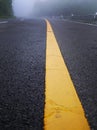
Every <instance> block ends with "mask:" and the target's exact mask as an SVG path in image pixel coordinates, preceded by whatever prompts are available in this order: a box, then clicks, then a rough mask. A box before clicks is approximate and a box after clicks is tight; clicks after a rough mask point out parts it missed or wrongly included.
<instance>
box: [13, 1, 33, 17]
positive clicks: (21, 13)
mask: <svg viewBox="0 0 97 130" xmlns="http://www.w3.org/2000/svg"><path fill="white" fill-rule="evenodd" d="M34 4H35V1H34V0H13V1H12V7H13V12H14V15H15V16H16V17H31V16H32V15H33V11H34Z"/></svg>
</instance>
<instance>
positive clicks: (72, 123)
mask: <svg viewBox="0 0 97 130" xmlns="http://www.w3.org/2000/svg"><path fill="white" fill-rule="evenodd" d="M45 86H46V90H45V110H44V129H45V130H54V129H55V130H89V129H90V128H89V125H88V122H87V119H86V118H85V114H84V110H83V108H82V105H81V102H80V100H79V98H78V96H77V93H76V90H75V88H74V85H73V82H72V80H71V78H70V74H69V72H68V70H67V67H66V65H65V63H64V60H63V58H62V55H61V52H60V49H59V47H58V44H57V41H56V39H55V36H54V33H53V30H52V27H51V25H50V23H49V22H48V21H47V48H46V77H45Z"/></svg>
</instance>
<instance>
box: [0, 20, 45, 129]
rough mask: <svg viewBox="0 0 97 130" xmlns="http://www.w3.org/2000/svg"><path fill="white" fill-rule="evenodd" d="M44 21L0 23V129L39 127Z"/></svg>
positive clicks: (43, 62) (42, 85)
mask: <svg viewBox="0 0 97 130" xmlns="http://www.w3.org/2000/svg"><path fill="white" fill-rule="evenodd" d="M45 43H46V23H45V21H44V20H25V21H23V20H22V19H21V20H9V21H8V23H7V24H0V130H42V128H43V113H44V79H45V45H46V44H45Z"/></svg>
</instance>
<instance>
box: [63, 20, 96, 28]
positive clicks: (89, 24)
mask: <svg viewBox="0 0 97 130" xmlns="http://www.w3.org/2000/svg"><path fill="white" fill-rule="evenodd" d="M63 21H68V22H72V23H77V24H83V25H88V26H94V27H97V25H95V24H91V23H84V22H78V21H73V20H65V19H64V20H63Z"/></svg>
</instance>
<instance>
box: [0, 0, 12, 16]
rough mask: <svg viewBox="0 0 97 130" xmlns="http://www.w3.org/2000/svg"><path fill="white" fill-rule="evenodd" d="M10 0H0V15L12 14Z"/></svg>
mask: <svg viewBox="0 0 97 130" xmlns="http://www.w3.org/2000/svg"><path fill="white" fill-rule="evenodd" d="M11 4H12V0H0V17H7V16H12V6H11Z"/></svg>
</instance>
